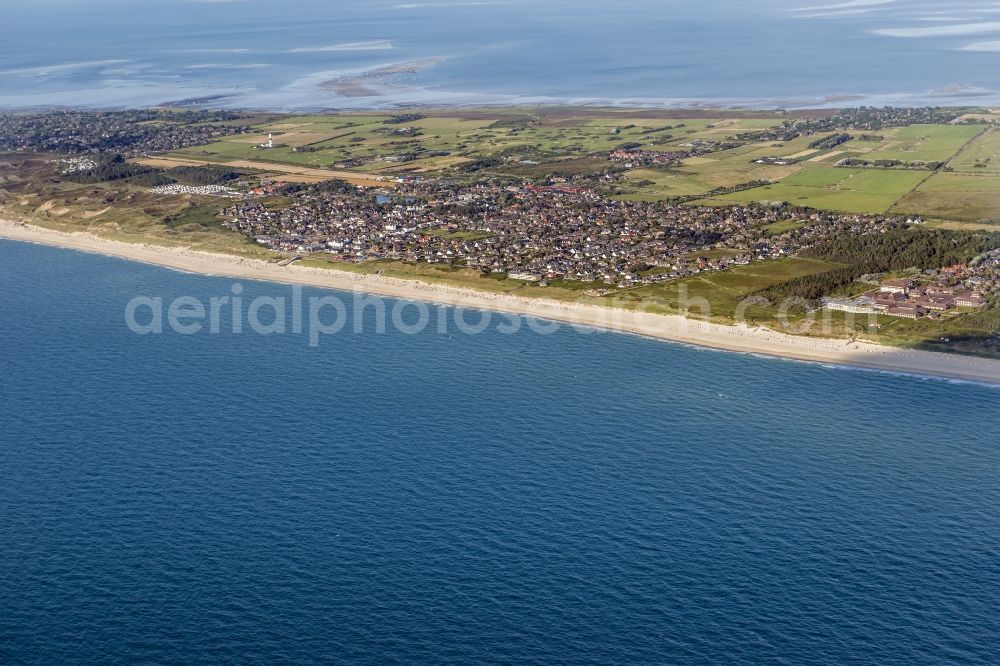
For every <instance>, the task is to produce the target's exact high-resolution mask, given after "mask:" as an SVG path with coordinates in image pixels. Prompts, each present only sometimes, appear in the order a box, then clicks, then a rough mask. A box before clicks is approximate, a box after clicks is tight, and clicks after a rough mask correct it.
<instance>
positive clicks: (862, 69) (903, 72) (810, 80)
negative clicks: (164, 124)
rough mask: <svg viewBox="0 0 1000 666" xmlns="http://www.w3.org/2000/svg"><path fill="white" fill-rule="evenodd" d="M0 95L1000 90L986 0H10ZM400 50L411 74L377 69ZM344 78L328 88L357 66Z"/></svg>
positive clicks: (718, 100) (332, 101)
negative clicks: (342, 84) (358, 80)
mask: <svg viewBox="0 0 1000 666" xmlns="http://www.w3.org/2000/svg"><path fill="white" fill-rule="evenodd" d="M0 7H2V18H3V26H4V32H3V38H2V39H0V108H10V107H13V108H25V107H37V106H46V105H67V106H96V107H118V106H137V105H138V106H141V105H150V104H161V103H165V102H177V101H184V100H192V99H201V98H206V97H207V98H211V99H210V100H208V101H205V102H203V103H205V104H207V105H210V106H230V107H253V108H267V109H279V110H292V109H317V108H320V109H321V108H372V107H387V106H393V105H412V104H432V105H441V104H515V103H523V102H532V103H535V102H545V103H590V104H622V105H629V106H636V105H648V106H690V105H695V106H697V105H702V106H704V105H716V106H718V105H728V104H733V105H749V106H756V107H778V106H781V107H817V106H824V107H829V106H845V105H851V106H857V105H859V104H888V103H894V104H900V105H906V104H909V105H913V104H938V105H949V104H950V105H985V104H992V105H997V104H1000V68H998V67H997V54H998V53H1000V6H998V5H997V3H996V2H995V0H948V2H941V1H940V0H766V1H764V2H748V1H747V0H712V1H711V2H702V1H700V0H616V1H615V2H606V1H604V0H572V1H570V0H546V2H529V1H528V0H471V1H470V0H431V1H424V0H415V1H412V2H409V1H407V0H365V1H364V2H348V1H347V0H285V1H284V2H273V1H272V0H157V1H156V2H136V1H135V0H33V1H32V2H14V1H13V0H4V1H3V2H0ZM392 65H404V66H406V67H405V69H407V70H408V71H409V73H405V74H397V75H393V76H387V75H384V74H383V75H381V76H378V77H375V78H374V79H372V78H370V75H371V74H372V73H373V72H376V71H379V70H380V69H381V68H384V67H386V66H392ZM359 75H360V76H362V77H365V76H366V75H367V76H368V78H365V79H364V85H360V86H358V85H355V86H351V87H350V88H351V90H352V92H351V93H350V94H346V93H345V91H344V90H343V89H341V90H338V89H336V88H335V87H334V88H331V87H329V86H326V87H324V86H323V85H322V84H323V83H324V82H326V81H331V80H343V79H344V78H345V77H348V78H349V77H356V76H359Z"/></svg>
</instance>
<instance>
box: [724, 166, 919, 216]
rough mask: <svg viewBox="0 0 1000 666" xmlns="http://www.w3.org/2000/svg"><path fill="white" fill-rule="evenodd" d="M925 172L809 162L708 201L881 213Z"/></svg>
mask: <svg viewBox="0 0 1000 666" xmlns="http://www.w3.org/2000/svg"><path fill="white" fill-rule="evenodd" d="M928 175H929V174H928V172H924V171H901V170H900V171H896V170H884V169H842V168H836V167H826V166H809V167H807V168H805V169H803V170H802V171H800V172H799V173H796V174H794V175H792V176H789V177H788V178H785V179H784V180H782V181H781V182H780V183H776V184H774V185H766V186H763V187H758V188H755V189H752V190H745V191H743V192H736V193H733V194H727V195H723V196H720V197H715V198H713V199H712V201H714V202H718V203H731V202H734V201H744V202H746V201H787V202H789V203H791V204H796V205H800V206H811V207H813V208H822V209H826V210H836V211H842V212H846V213H884V212H886V211H887V210H889V208H891V207H892V205H893V204H894V203H896V201H897V200H899V199H900V198H901V197H903V196H904V195H906V194H908V193H909V192H911V191H912V190H913V189H914V188H915V187H917V185H919V184H920V183H921V182H922V181H923V180H924V179H925V178H927V177H928Z"/></svg>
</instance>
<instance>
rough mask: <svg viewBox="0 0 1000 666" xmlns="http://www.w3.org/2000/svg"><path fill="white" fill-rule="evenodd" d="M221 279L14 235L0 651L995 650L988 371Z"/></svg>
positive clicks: (619, 655)
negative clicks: (227, 321) (195, 314)
mask: <svg viewBox="0 0 1000 666" xmlns="http://www.w3.org/2000/svg"><path fill="white" fill-rule="evenodd" d="M240 286H241V287H242V288H243V291H242V297H244V298H245V299H246V300H245V301H244V302H245V303H248V302H250V299H251V298H255V297H257V296H272V297H285V296H288V293H289V291H290V289H291V288H290V287H287V286H283V285H275V284H268V283H258V282H242V283H240ZM233 291H234V289H233V281H232V280H230V279H223V278H214V277H204V276H197V275H191V274H185V273H179V272H172V271H169V270H166V269H161V268H157V267H151V266H147V265H142V264H137V263H130V262H126V261H123V260H118V259H114V258H107V257H102V256H97V255H90V254H83V253H77V252H72V251H68V250H60V249H53V248H46V247H41V246H35V245H30V244H25V243H18V242H12V241H0V369H2V372H0V663H2V664H4V665H5V666H8V665H15V664H70V663H100V664H124V663H183V664H200V663H204V664H217V663H372V664H386V663H435V664H458V663H518V664H529V663H538V664H556V663H566V664H581V663H604V664H619V663H632V664H640V663H642V664H678V663H752V664H771V663H773V664H796V665H798V664H811V663H830V664H845V663H877V664H908V665H912V664H942V663H947V662H954V663H966V664H977V663H978V664H988V663H996V656H997V654H1000V614H998V613H997V607H998V604H1000V436H998V435H1000V409H998V407H1000V389H998V388H992V387H988V386H983V385H976V384H970V383H962V382H953V381H945V380H935V379H922V378H918V377H910V376H899V375H893V374H888V373H878V372H867V371H859V370H846V369H837V368H827V367H820V366H815V365H809V364H803V363H794V362H786V361H778V360H770V359H764V358H757V357H752V356H746V355H739V354H731V353H724V352H713V351H705V350H698V349H693V348H689V347H684V346H680V345H674V344H669V343H662V342H657V341H653V340H647V339H644V338H639V337H634V336H627V335H618V334H612V333H586V332H580V331H576V330H574V329H571V328H568V327H562V328H560V329H558V330H557V331H555V332H552V333H549V334H545V333H543V332H536V331H535V330H533V328H532V327H528V326H523V327H522V328H521V329H520V330H519V331H518V332H517V333H514V334H504V333H502V332H501V331H500V329H499V326H494V325H491V326H489V327H488V328H487V329H486V330H485V331H483V332H482V333H480V334H478V335H465V334H462V333H460V332H452V333H439V332H437V331H438V329H437V326H436V325H435V326H433V327H430V328H428V329H427V330H425V331H424V332H422V333H418V334H413V335H410V334H405V333H402V332H399V331H394V330H393V328H392V327H389V330H388V332H386V333H384V334H379V333H376V332H374V331H375V328H374V326H375V324H376V323H377V320H376V314H375V311H374V308H369V309H367V310H365V316H364V318H363V319H362V320H360V324H361V325H362V328H363V331H365V332H363V333H361V334H355V333H354V332H353V330H354V326H353V323H351V324H348V325H347V326H346V327H345V329H344V331H343V332H341V333H340V334H337V335H329V336H326V337H324V338H323V339H322V340H321V341H320V344H319V346H315V347H314V346H310V345H309V342H308V339H307V337H305V336H304V335H295V334H292V333H287V334H285V335H272V336H264V335H258V334H256V333H252V332H249V331H247V330H244V332H243V333H241V334H234V333H232V332H231V330H230V329H229V328H228V326H226V327H222V328H221V329H220V332H219V333H217V334H213V333H212V332H211V331H210V330H207V329H205V330H203V331H202V332H200V333H197V334H193V335H182V334H178V333H175V332H164V333H163V334H148V335H137V334H136V333H134V332H132V331H131V330H130V329H129V327H128V326H127V325H126V323H125V314H124V313H125V311H126V307H127V304H128V303H129V301H130V300H131V299H132V298H133V297H135V296H147V297H151V296H159V297H162V298H163V299H164V301H165V302H170V301H172V300H173V299H174V298H177V297H181V296H188V297H192V298H194V299H199V300H202V301H207V299H209V298H210V297H213V296H222V295H232V293H233ZM331 293H334V294H335V292H320V291H318V290H308V289H307V290H305V293H304V296H305V297H309V296H324V295H327V296H328V295H330V294H331ZM341 296H342V297H344V298H345V299H346V298H349V297H347V296H344V295H343V294H341ZM387 303H388V304H389V306H390V307H391V306H392V305H393V304H394V303H395V302H394V301H387ZM409 307H411V308H412V307H413V306H409ZM406 312H407V313H409V314H407V315H406V321H408V322H412V319H413V317H414V316H415V315H414V314H413V312H410V310H407V311H406ZM414 312H415V310H414ZM440 312H441V311H440V310H439V309H438V308H431V318H432V320H433V321H437V314H439V313H440ZM466 317H467V321H469V322H473V321H475V320H476V317H475V316H474V314H473V313H466ZM505 319H506V318H505ZM150 321H151V319H150ZM535 328H539V330H547V329H541V328H540V327H535ZM168 331H169V329H168Z"/></svg>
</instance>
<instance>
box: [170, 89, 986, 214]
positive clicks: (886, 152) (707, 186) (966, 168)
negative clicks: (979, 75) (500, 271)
mask: <svg viewBox="0 0 1000 666" xmlns="http://www.w3.org/2000/svg"><path fill="white" fill-rule="evenodd" d="M425 115H426V117H424V118H419V119H414V120H411V121H407V122H405V123H402V124H385V122H384V121H385V120H387V119H388V118H390V116H391V114H389V113H384V114H372V113H359V114H351V113H348V114H339V115H303V116H290V117H283V118H278V119H277V120H274V119H273V118H270V119H268V120H271V122H266V123H264V124H262V125H259V126H257V127H255V130H256V132H257V133H255V134H253V135H241V136H235V137H229V138H227V139H226V140H223V141H218V142H216V143H213V144H210V145H207V146H197V147H194V148H188V149H186V150H182V151H178V152H177V153H175V154H174V155H175V156H178V157H185V156H187V157H198V158H199V159H205V160H210V161H220V162H222V161H228V160H237V159H239V160H258V161H264V162H278V163H286V164H293V165H298V166H307V167H312V168H331V167H334V165H336V164H339V163H343V162H344V161H346V160H361V161H363V163H361V164H359V165H357V166H354V167H352V169H351V170H354V171H359V172H366V173H384V174H400V173H420V174H426V175H429V176H436V175H441V176H449V175H456V174H458V175H461V172H458V171H456V169H457V167H459V166H460V165H461V164H463V163H466V162H470V161H473V160H479V159H484V158H490V157H496V156H501V155H509V156H510V157H509V158H508V159H507V161H505V162H504V163H502V164H499V165H497V166H491V167H489V168H488V171H490V172H495V173H504V174H508V175H513V176H520V177H525V178H544V177H546V176H548V175H550V174H553V173H561V174H587V173H594V172H598V171H600V170H602V169H605V168H608V167H610V166H611V164H612V163H611V162H609V161H607V160H606V159H603V158H600V157H598V156H596V155H597V154H600V153H604V152H607V151H610V150H613V149H614V148H616V147H618V146H621V145H623V144H632V145H638V146H639V147H641V148H642V149H646V150H661V151H671V150H685V149H688V148H690V146H691V144H692V142H694V141H698V140H706V141H721V140H726V139H727V138H729V137H731V136H733V135H735V134H739V133H740V132H746V131H752V130H760V129H766V128H769V127H774V126H776V125H778V124H779V123H780V122H781V116H780V115H778V114H775V115H774V116H773V117H766V118H741V117H739V116H738V114H734V115H735V116H736V117H733V118H722V117H706V118H682V117H678V118H669V117H665V116H666V115H667V114H655V113H651V114H650V116H649V117H643V116H642V115H641V114H638V113H626V112H620V111H611V110H582V109H575V110H561V111H545V110H538V109H534V110H531V109H480V110H476V111H469V112H462V111H454V110H452V111H433V110H430V111H426V112H425ZM661 116H664V117H661ZM524 119H530V122H523V120H524ZM504 120H506V121H508V122H501V123H499V124H498V125H496V126H494V123H496V122H497V121H504ZM511 120H515V121H516V122H513V123H512V122H509V121H511ZM404 127H408V128H416V130H418V131H419V135H418V136H413V137H408V136H399V135H393V134H392V131H393V130H398V129H402V128H404ZM268 132H271V133H273V134H274V136H275V142H276V143H277V144H278V147H276V148H273V149H269V150H268V149H261V148H259V147H258V144H259V143H263V142H264V141H265V140H266V137H267V134H268ZM980 133H982V136H979V138H977V139H976V140H975V141H972V142H971V143H970V140H972V139H973V138H975V137H976V136H977V135H979V134H980ZM855 134H859V133H857V132H856V133H855ZM878 134H879V135H880V136H881V137H882V139H881V140H876V141H860V140H858V139H855V140H852V141H849V142H847V143H845V144H842V145H840V146H837V147H836V148H834V149H832V150H822V149H815V148H811V147H810V145H809V144H811V143H813V142H815V141H817V140H819V139H822V138H824V137H825V136H827V134H822V133H821V134H814V135H811V136H803V137H798V138H796V139H793V140H791V141H786V142H761V143H756V144H749V145H745V146H740V147H738V148H734V149H731V150H726V151H720V152H715V153H711V154H708V155H703V156H699V157H693V158H690V159H688V160H686V161H685V162H684V163H683V164H681V165H680V166H677V167H673V168H669V169H668V168H664V167H649V168H638V169H634V170H632V171H630V172H629V173H627V174H626V180H625V181H624V182H623V183H622V190H623V191H624V193H619V194H618V195H617V196H619V197H620V198H625V199H634V200H644V201H656V200H662V199H667V198H670V197H676V196H697V195H703V194H707V193H708V192H710V191H712V190H714V189H717V188H727V187H735V186H739V185H743V184H746V183H750V182H754V181H772V182H774V183H775V184H773V185H769V186H765V187H759V188H755V189H752V190H746V191H743V192H737V193H733V194H729V195H723V196H720V197H716V198H713V199H712V200H711V201H710V203H716V204H718V203H731V202H750V201H788V202H790V203H793V204H800V205H807V206H813V207H816V208H823V209H829V210H836V211H843V212H857V213H883V212H886V211H888V210H890V209H891V210H894V211H902V212H912V213H919V214H922V215H925V216H928V217H933V218H940V219H947V220H953V221H964V222H973V221H979V220H982V219H984V218H988V217H991V215H990V213H991V212H992V210H993V209H995V207H996V204H997V200H996V196H995V195H994V192H995V187H996V185H997V182H996V181H995V180H993V178H994V177H996V178H1000V131H997V130H995V129H994V130H992V131H986V132H984V128H983V127H982V126H964V125H913V126H909V127H904V128H899V129H889V130H885V131H880V132H878ZM963 146H966V147H965V148H964V149H963ZM296 148H298V150H296ZM513 149H517V152H516V153H511V152H510V151H512V150H513ZM959 151H961V152H960V154H958V155H957V156H956V152H959ZM422 152H426V153H428V155H427V156H426V157H421V156H420V154H421V153H422ZM432 152H447V153H448V154H447V155H431V153H432ZM403 154H407V155H416V156H417V159H413V160H410V161H405V162H400V161H392V160H387V159H384V158H385V157H387V156H397V155H403ZM849 156H863V157H864V158H865V159H899V160H904V161H914V160H924V161H930V160H942V161H943V160H949V159H952V158H954V159H953V162H952V164H951V165H950V168H951V169H953V170H954V172H955V174H956V175H957V174H961V175H962V176H965V177H963V178H958V177H950V178H938V177H937V176H935V177H934V178H932V179H930V180H929V182H927V183H924V184H923V185H921V183H922V182H923V181H924V180H925V179H926V178H927V177H928V175H929V174H928V173H927V172H920V171H902V170H894V171H888V170H859V169H840V168H834V166H833V162H835V161H837V160H839V159H842V158H843V157H849ZM767 157H781V158H792V159H794V160H796V161H795V163H793V164H789V165H772V164H757V163H755V161H756V160H759V159H762V158H767ZM532 162H538V164H533V163H532ZM918 185H921V187H920V189H919V190H918V191H916V192H914V189H915V188H917V186H918ZM900 199H903V200H902V201H900ZM897 202H899V203H898V204H897ZM894 206H895V207H894ZM949 212H951V213H952V214H950V215H949ZM993 217H995V215H994V216H993Z"/></svg>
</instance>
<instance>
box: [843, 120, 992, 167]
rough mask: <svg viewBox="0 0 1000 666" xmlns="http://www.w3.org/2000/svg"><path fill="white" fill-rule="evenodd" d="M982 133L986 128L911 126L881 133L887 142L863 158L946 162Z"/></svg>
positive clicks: (974, 126)
mask: <svg viewBox="0 0 1000 666" xmlns="http://www.w3.org/2000/svg"><path fill="white" fill-rule="evenodd" d="M982 131H983V128H982V127H981V126H978V125H910V126H909V127H902V128H899V129H895V130H890V131H885V132H879V134H881V135H883V136H884V137H885V141H884V142H883V143H882V145H881V146H879V147H878V148H877V149H875V150H873V151H871V152H867V153H865V154H864V157H865V159H868V160H901V161H903V162H916V161H920V162H932V161H944V160H948V159H950V158H951V157H952V156H953V155H955V153H957V152H958V151H959V150H960V149H961V148H962V146H964V145H965V144H967V143H968V142H969V141H971V140H972V139H974V138H975V137H976V135H978V134H980V133H981V132H982ZM850 143H853V142H849V143H848V144H845V147H847V146H850ZM850 147H851V148H853V147H854V146H850Z"/></svg>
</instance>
